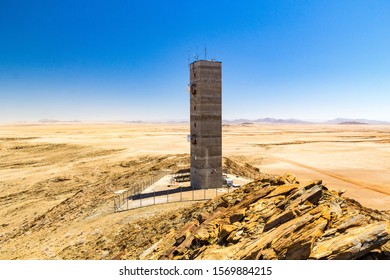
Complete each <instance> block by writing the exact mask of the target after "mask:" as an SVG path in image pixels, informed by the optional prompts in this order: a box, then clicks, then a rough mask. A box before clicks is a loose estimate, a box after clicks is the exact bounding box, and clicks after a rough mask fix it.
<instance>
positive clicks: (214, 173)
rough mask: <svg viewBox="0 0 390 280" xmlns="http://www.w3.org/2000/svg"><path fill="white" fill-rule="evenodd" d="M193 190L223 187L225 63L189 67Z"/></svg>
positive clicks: (205, 62)
mask: <svg viewBox="0 0 390 280" xmlns="http://www.w3.org/2000/svg"><path fill="white" fill-rule="evenodd" d="M190 96H191V97H190V105H191V109H190V113H191V117H190V123H191V186H192V187H194V188H203V189H205V188H207V189H208V188H218V187H221V186H222V63H221V62H216V61H208V60H198V61H195V62H193V63H191V64H190Z"/></svg>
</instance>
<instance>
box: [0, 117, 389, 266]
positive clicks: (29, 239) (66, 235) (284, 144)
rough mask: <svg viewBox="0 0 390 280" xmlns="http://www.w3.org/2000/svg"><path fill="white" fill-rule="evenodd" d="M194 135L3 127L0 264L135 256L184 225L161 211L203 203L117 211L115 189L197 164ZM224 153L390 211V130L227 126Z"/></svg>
mask: <svg viewBox="0 0 390 280" xmlns="http://www.w3.org/2000/svg"><path fill="white" fill-rule="evenodd" d="M188 133H189V128H188V125H186V124H133V123H131V124H130V123H129V124H83V123H80V124H58V123H57V124H17V125H16V124H12V125H11V124H3V125H1V126H0V191H1V194H0V229H1V231H0V259H112V258H115V257H116V256H118V254H119V255H120V254H121V253H122V252H123V251H126V250H127V251H129V250H130V249H129V246H133V249H131V250H132V251H131V253H129V252H128V254H127V256H130V257H132V256H133V257H134V258H136V256H137V254H139V253H140V252H142V248H145V247H147V246H148V245H150V244H153V242H156V241H157V240H159V238H161V236H163V235H164V234H166V233H167V232H168V230H169V229H170V227H172V224H173V226H176V225H177V226H179V225H180V224H182V223H184V222H185V221H181V220H180V217H179V216H178V217H177V219H171V220H170V221H161V217H160V218H159V220H158V223H157V222H156V221H155V220H153V219H155V218H154V215H155V214H156V213H159V214H161V215H164V214H165V213H170V214H169V215H170V217H172V213H175V212H177V211H179V210H178V209H181V208H183V207H185V206H186V205H188V204H191V203H194V202H186V203H174V204H167V205H165V206H161V205H160V206H151V207H146V208H141V209H136V210H131V211H127V212H122V213H115V214H114V213H113V206H112V201H113V197H114V192H115V191H117V190H121V189H128V188H131V187H132V186H133V185H134V184H135V183H136V182H137V181H139V180H142V179H144V178H145V177H148V176H152V175H153V174H154V172H155V171H157V170H160V169H167V168H168V169H177V168H180V167H185V166H188V164H189V161H188V153H189V143H188V142H187V134H188ZM223 156H224V157H227V158H229V159H232V160H234V161H235V162H238V163H242V164H244V163H249V164H251V165H253V166H255V167H258V168H260V171H261V172H264V173H268V174H284V173H287V172H290V173H293V174H294V175H296V177H297V178H298V179H299V180H300V181H310V180H314V179H322V180H323V183H324V184H325V185H326V187H327V188H329V189H336V190H340V189H343V190H345V193H344V196H345V197H349V198H352V199H355V200H357V201H359V202H360V203H361V204H362V205H364V206H366V207H369V208H373V209H378V210H390V172H389V171H390V126H374V125H314V124H310V125H309V124H304V125H267V124H253V125H250V124H246V125H239V124H234V125H224V127H223ZM167 215H168V214H167ZM129 234H130V237H129ZM124 244H126V245H124ZM137 246H138V247H139V249H137V248H138V247H137Z"/></svg>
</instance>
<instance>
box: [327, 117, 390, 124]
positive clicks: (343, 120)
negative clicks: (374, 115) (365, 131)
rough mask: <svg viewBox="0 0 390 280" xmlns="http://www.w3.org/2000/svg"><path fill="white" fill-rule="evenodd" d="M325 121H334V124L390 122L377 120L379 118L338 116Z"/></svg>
mask: <svg viewBox="0 0 390 280" xmlns="http://www.w3.org/2000/svg"><path fill="white" fill-rule="evenodd" d="M325 123H334V124H390V123H389V122H384V121H377V120H366V119H346V118H337V119H334V120H330V121H327V122H325Z"/></svg>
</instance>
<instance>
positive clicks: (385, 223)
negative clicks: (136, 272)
mask: <svg viewBox="0 0 390 280" xmlns="http://www.w3.org/2000/svg"><path fill="white" fill-rule="evenodd" d="M196 207H198V209H192V210H193V211H191V215H192V219H189V220H188V222H187V223H185V224H184V225H182V226H181V227H179V228H174V229H172V230H171V231H170V232H169V233H168V234H167V235H165V236H164V237H163V238H162V239H160V240H158V241H156V242H155V243H154V244H153V245H152V246H150V247H149V248H148V249H146V250H144V251H143V253H142V254H141V255H140V256H139V258H140V259H201V260H205V259H238V260H245V259H390V241H389V240H390V212H389V211H377V210H372V209H368V208H365V207H363V206H361V205H360V204H359V203H358V202H356V201H354V200H351V199H348V198H344V197H343V196H342V191H331V190H328V189H327V188H326V186H325V185H324V184H322V181H320V180H319V181H313V182H311V183H308V184H301V183H299V182H298V181H297V179H296V178H295V177H294V176H292V175H291V174H290V175H285V176H278V177H270V176H264V177H262V178H259V179H257V180H255V181H253V182H251V183H249V184H247V185H245V186H243V187H242V188H240V189H237V190H236V191H234V192H232V193H229V194H225V195H223V196H219V197H216V198H214V199H213V200H211V201H208V202H206V203H204V204H198V205H197V206H196Z"/></svg>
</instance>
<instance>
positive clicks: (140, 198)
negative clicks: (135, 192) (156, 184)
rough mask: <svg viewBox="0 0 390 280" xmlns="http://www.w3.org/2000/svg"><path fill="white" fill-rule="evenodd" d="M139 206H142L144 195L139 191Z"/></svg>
mask: <svg viewBox="0 0 390 280" xmlns="http://www.w3.org/2000/svg"><path fill="white" fill-rule="evenodd" d="M139 207H142V196H141V193H139Z"/></svg>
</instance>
